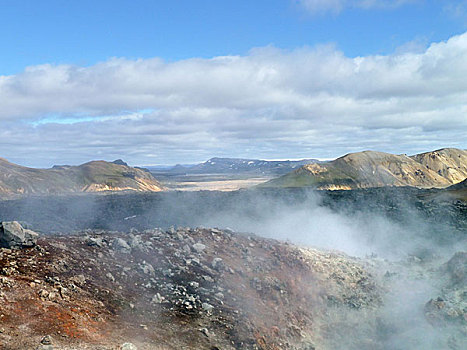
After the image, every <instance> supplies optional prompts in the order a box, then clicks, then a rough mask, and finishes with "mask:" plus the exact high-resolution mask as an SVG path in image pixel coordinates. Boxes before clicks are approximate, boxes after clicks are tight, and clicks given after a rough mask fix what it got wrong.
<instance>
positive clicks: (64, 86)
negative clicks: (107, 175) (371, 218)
mask: <svg viewBox="0 0 467 350" xmlns="http://www.w3.org/2000/svg"><path fill="white" fill-rule="evenodd" d="M466 76H467V33H465V34H462V35H458V36H454V37H452V38H450V39H449V40H448V41H446V42H439V43H433V44H431V45H430V46H429V47H428V48H426V49H425V50H423V51H422V52H416V53H414V52H405V51H404V53H400V54H394V55H387V56H366V57H355V58H351V57H346V56H345V55H344V54H343V53H342V52H340V51H339V50H337V49H336V48H335V47H333V46H329V45H324V46H319V47H313V48H309V47H304V48H299V49H296V50H292V51H284V50H280V49H278V48H275V47H263V48H256V49H253V50H251V52H250V53H249V54H248V55H245V56H224V57H214V58H212V59H198V58H193V59H187V60H181V61H175V62H164V61H163V60H161V59H159V58H153V59H139V60H129V59H124V58H113V59H110V60H108V61H105V62H101V63H98V64H95V65H93V66H88V67H80V66H72V65H52V64H45V65H39V66H32V67H28V68H26V69H25V71H24V72H22V73H21V74H18V75H10V76H0V101H2V103H1V107H2V108H1V109H0V123H1V126H2V127H1V128H0V148H1V150H2V152H1V156H3V157H7V158H10V159H11V160H14V161H21V162H23V163H24V162H25V161H26V162H27V163H28V162H29V164H30V165H36V166H37V165H41V164H44V165H46V164H50V163H56V162H60V161H61V162H65V161H68V162H81V161H86V160H89V159H93V158H105V159H112V158H120V157H125V158H127V159H129V160H131V161H132V162H133V163H136V164H161V163H162V164H163V163H174V162H189V161H199V160H203V159H206V158H209V157H211V156H214V155H218V156H241V157H261V158H299V157H335V156H338V155H342V154H344V153H346V152H350V151H356V150H362V149H377V150H382V151H390V152H407V153H410V152H418V151H422V150H429V149H432V148H436V147H438V146H453V147H466V144H465V142H466V141H465V140H466V139H467V137H466V130H467V118H466V114H467V79H465V77H466ZM31 155H34V157H35V163H34V164H32V163H31Z"/></svg>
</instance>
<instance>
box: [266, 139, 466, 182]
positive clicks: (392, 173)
mask: <svg viewBox="0 0 467 350" xmlns="http://www.w3.org/2000/svg"><path fill="white" fill-rule="evenodd" d="M465 178H467V151H465V150H461V149H456V148H443V149H439V150H436V151H431V152H426V153H420V154H416V155H413V156H407V155H405V154H401V155H395V154H390V153H383V152H376V151H364V152H358V153H349V154H347V155H345V156H342V157H340V158H337V159H336V160H333V161H331V162H327V163H322V164H316V163H312V164H307V165H304V166H302V167H300V168H299V169H297V170H295V171H293V172H291V173H289V174H286V175H284V176H281V177H279V178H277V179H273V180H271V181H268V182H266V183H265V184H263V185H262V186H263V187H313V188H316V189H320V190H350V189H356V188H371V187H384V186H412V187H419V188H433V187H434V188H444V187H448V186H450V185H453V184H456V183H459V182H461V181H463V180H464V179H465Z"/></svg>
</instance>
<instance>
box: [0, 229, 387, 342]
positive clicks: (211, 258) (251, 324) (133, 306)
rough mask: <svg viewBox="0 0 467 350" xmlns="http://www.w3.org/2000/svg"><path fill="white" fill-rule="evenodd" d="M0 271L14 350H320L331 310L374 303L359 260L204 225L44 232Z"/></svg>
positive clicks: (2, 313) (0, 307)
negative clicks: (325, 315)
mask: <svg viewBox="0 0 467 350" xmlns="http://www.w3.org/2000/svg"><path fill="white" fill-rule="evenodd" d="M0 276H1V277H0V300H1V303H0V344H2V349H11V350H13V349H22V350H23V349H36V348H38V349H87V348H89V349H120V348H122V349H124V348H125V349H133V348H137V349H315V348H316V349H319V348H322V347H320V344H321V343H322V341H323V339H322V338H323V336H325V335H326V333H327V331H328V328H329V327H332V324H322V323H320V322H319V321H320V320H321V319H322V318H323V315H324V314H326V312H328V310H329V309H331V308H342V309H348V310H372V309H374V308H376V307H378V305H379V304H380V302H381V299H380V290H379V289H378V287H377V286H376V284H375V281H374V278H373V276H372V275H371V274H370V273H369V272H367V270H366V269H365V266H364V263H363V262H362V261H359V260H356V259H352V258H349V257H347V256H345V255H343V254H339V253H334V252H323V251H318V250H312V249H303V248H298V247H296V246H293V245H290V244H287V243H282V242H279V241H275V240H268V239H263V238H259V237H256V236H253V235H247V234H238V233H233V232H231V231H228V230H218V229H204V228H198V229H190V228H179V229H170V230H167V231H162V230H159V229H154V230H146V231H144V232H136V231H132V232H130V233H121V232H104V231H89V230H88V231H85V232H79V233H75V234H72V235H54V236H47V237H41V238H39V240H38V241H37V245H36V246H35V247H24V248H23V249H8V248H2V249H1V250H0ZM45 336H47V337H46V338H45V339H43V337H45ZM41 340H42V343H41ZM125 343H131V344H132V345H131V344H126V345H125V347H123V345H124V344H125ZM49 344H53V345H49ZM131 346H134V347H131Z"/></svg>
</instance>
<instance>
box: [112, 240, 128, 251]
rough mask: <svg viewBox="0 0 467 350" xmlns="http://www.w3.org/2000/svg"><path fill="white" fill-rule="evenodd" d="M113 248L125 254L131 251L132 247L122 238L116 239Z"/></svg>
mask: <svg viewBox="0 0 467 350" xmlns="http://www.w3.org/2000/svg"><path fill="white" fill-rule="evenodd" d="M112 247H113V248H114V249H115V250H118V251H120V252H123V253H127V252H129V251H130V250H131V247H130V245H129V244H128V243H127V242H126V241H125V240H124V239H122V238H115V239H114V240H113V242H112Z"/></svg>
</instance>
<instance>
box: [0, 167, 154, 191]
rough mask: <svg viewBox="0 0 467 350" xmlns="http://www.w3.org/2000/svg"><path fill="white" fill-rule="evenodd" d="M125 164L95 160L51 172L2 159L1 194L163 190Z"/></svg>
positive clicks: (149, 178)
mask: <svg viewBox="0 0 467 350" xmlns="http://www.w3.org/2000/svg"><path fill="white" fill-rule="evenodd" d="M122 163H123V162H122V161H117V162H113V163H111V162H105V161H92V162H88V163H85V164H82V165H79V166H69V165H61V166H54V167H53V168H51V169H34V168H28V167H24V166H20V165H17V164H13V163H10V162H8V161H7V160H6V159H3V158H0V195H6V196H12V195H22V194H38V195H42V194H62V193H78V192H102V191H138V192H158V191H161V190H162V189H163V187H162V185H161V184H160V183H159V182H158V181H157V180H156V179H155V178H154V177H153V176H152V175H151V174H150V173H149V172H148V171H145V170H144V169H137V168H132V167H130V166H128V165H124V164H122Z"/></svg>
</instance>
